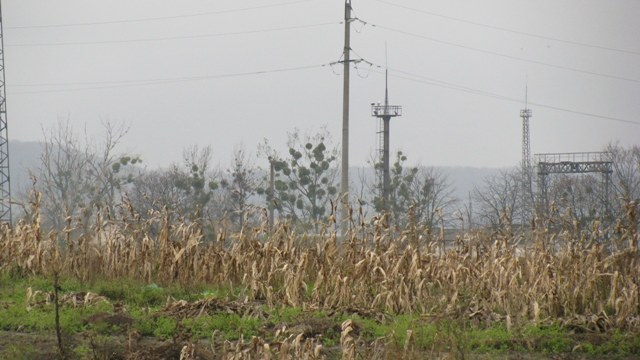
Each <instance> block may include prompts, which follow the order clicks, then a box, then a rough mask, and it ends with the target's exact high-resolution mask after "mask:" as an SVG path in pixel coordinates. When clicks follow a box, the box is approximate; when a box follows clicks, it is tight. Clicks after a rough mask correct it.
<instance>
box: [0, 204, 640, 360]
mask: <svg viewBox="0 0 640 360" xmlns="http://www.w3.org/2000/svg"><path fill="white" fill-rule="evenodd" d="M33 207H34V209H33V216H32V218H31V219H30V220H29V221H22V222H20V223H19V224H17V225H16V226H14V227H13V228H12V229H10V228H8V227H5V228H3V229H2V234H1V236H2V238H1V239H0V271H3V272H13V273H19V274H24V275H45V276H48V275H50V274H52V273H53V272H57V273H59V274H60V276H66V277H73V278H76V279H79V280H81V281H90V280H91V279H95V278H101V279H103V278H107V279H121V278H130V279H137V280H142V281H145V282H149V283H152V282H157V283H163V284H166V283H176V282H177V283H180V284H185V285H188V284H208V285H211V286H221V287H228V288H232V289H240V294H241V295H240V296H239V299H240V300H241V301H245V302H260V303H262V304H265V305H266V306H268V307H269V308H275V307H281V306H294V307H300V308H303V309H305V310H331V309H343V308H349V309H356V310H355V311H359V312H364V313H366V314H373V315H372V316H376V315H375V314H381V315H379V316H383V315H384V314H416V315H419V316H421V317H424V318H430V317H433V318H436V319H437V318H451V319H463V320H465V321H470V322H471V323H477V324H492V323H502V324H504V325H505V326H506V327H507V328H508V329H510V328H512V327H515V326H521V325H524V324H531V323H533V324H558V325H561V326H565V327H569V328H574V329H580V330H583V331H589V332H607V331H610V330H614V329H620V330H624V331H632V332H637V331H638V330H640V266H639V262H638V261H639V254H638V249H637V242H638V234H637V214H636V212H635V206H629V207H628V209H627V210H628V211H627V214H626V218H624V219H618V221H617V222H615V223H614V224H613V225H611V227H604V226H602V225H601V224H600V223H597V222H594V223H593V224H591V225H590V226H588V227H585V228H582V229H579V228H578V227H577V225H575V224H571V223H568V224H567V225H566V226H564V227H560V228H557V229H556V230H554V231H550V230H548V229H547V228H546V227H543V226H538V225H536V226H535V228H533V229H530V230H529V231H527V232H526V233H525V234H524V235H523V234H522V233H517V232H512V231H511V230H506V229H505V230H501V229H498V230H493V231H491V232H486V231H477V232H469V233H466V234H461V235H459V236H458V237H457V238H456V240H455V241H454V242H453V244H452V245H450V246H447V248H446V249H443V246H442V244H443V241H444V239H443V238H442V235H438V234H436V235H434V233H437V231H436V232H432V231H430V229H421V228H419V227H413V228H410V229H407V230H406V231H404V232H402V233H400V234H394V233H392V232H390V230H389V229H387V228H386V227H384V226H382V225H381V224H382V223H383V221H381V220H380V219H378V221H373V222H371V223H365V222H360V221H358V222H356V221H353V222H352V231H351V232H350V234H349V236H348V237H347V238H346V239H344V240H340V239H339V238H338V236H337V235H336V232H335V230H333V229H334V228H335V226H334V225H335V224H328V225H327V226H325V227H324V230H322V231H321V232H320V233H319V234H317V235H305V234H298V233H296V232H295V231H294V230H293V229H292V228H291V227H289V226H288V225H287V224H279V225H276V226H274V227H273V228H272V229H269V227H268V225H267V223H266V222H265V223H264V224H263V225H262V226H258V227H255V228H248V227H246V228H244V229H242V230H241V231H240V232H237V233H227V232H225V231H224V228H220V229H218V231H217V232H216V235H215V238H214V239H213V240H205V237H204V235H203V228H202V226H201V224H199V223H198V222H172V221H171V220H169V219H170V216H169V213H168V211H167V212H165V213H157V214H155V216H153V217H152V218H151V220H145V221H141V220H140V217H138V216H137V215H136V213H135V211H134V210H133V209H131V208H127V207H124V208H123V209H121V212H120V213H119V214H109V215H108V216H106V215H101V216H99V217H98V218H97V219H96V221H95V223H93V224H90V225H89V226H86V225H87V224H84V225H85V227H84V228H86V229H89V231H87V233H84V234H78V233H77V229H78V228H80V226H79V225H77V224H74V221H73V219H68V221H67V223H68V227H67V229H65V231H63V232H61V233H47V232H44V230H43V229H42V228H41V227H40V222H39V215H38V209H37V207H38V205H37V202H34V205H33ZM558 223H559V222H558ZM607 237H608V238H607ZM605 238H606V240H605ZM611 244H614V245H616V246H612V245H611ZM351 326H352V325H351V324H350V323H345V324H343V329H342V330H343V336H342V339H341V340H342V343H343V344H342V345H343V347H342V349H343V350H342V351H343V352H344V354H343V356H344V358H350V356H351V355H349V354H351V352H353V351H355V350H354V343H353V341H354V340H353V339H352V338H351V337H350V335H349V333H350V331H349V329H350V327H351ZM408 338H410V336H408ZM256 341H257V340H256ZM288 341H289V342H290V344H289V343H287V342H285V343H287V344H289V345H291V346H292V349H293V348H294V346H293V345H292V344H293V343H294V342H296V344H297V345H296V346H297V347H295V348H296V349H299V350H300V349H306V353H308V354H313V353H314V351H315V352H316V353H317V349H316V346H318V344H316V343H314V342H313V340H305V339H295V338H292V339H290V340H288ZM285 343H283V344H285ZM236 345H237V344H236ZM237 346H240V345H237ZM247 346H250V347H251V346H253V347H254V348H255V352H256V354H263V353H266V352H268V350H269V349H268V347H269V346H268V344H251V343H247ZM282 346H284V345H282ZM287 346H288V345H287ZM407 346H410V344H407ZM188 350H189V349H186V350H185V351H186V352H187V353H188ZM287 351H288V350H287ZM300 351H302V350H300ZM185 356H186V355H185ZM294 357H295V356H294ZM185 358H186V357H185ZM238 358H242V357H238ZM308 358H314V357H312V355H309V356H308Z"/></svg>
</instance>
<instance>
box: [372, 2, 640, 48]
mask: <svg viewBox="0 0 640 360" xmlns="http://www.w3.org/2000/svg"><path fill="white" fill-rule="evenodd" d="M375 1H377V2H379V3H383V4H386V5H390V6H395V7H398V8H402V9H405V10H410V11H414V12H418V13H422V14H426V15H431V16H435V17H439V18H443V19H448V20H453V21H457V22H461V23H466V24H471V25H475V26H481V27H486V28H489V29H494V30H500V31H505V32H510V33H513V34H518V35H524V36H529V37H533V38H538V39H543V40H550V41H556V42H560V43H565V44H571V45H577V46H583V47H589V48H595V49H601V50H608V51H615V52H620V53H625V54H631V55H640V51H635V50H628V49H620V48H614V47H610V46H602V45H595V44H588V43H585V42H580V41H573V40H566V39H560V38H557V37H552V36H545V35H540V34H534V33H530V32H526V31H520V30H514V29H509V28H505V27H501V26H495V25H490V24H484V23H480V22H476V21H471V20H466V19H461V18H458V17H454V16H448V15H442V14H438V13H434V12H431V11H426V10H421V9H417V8H413V7H409V6H405V5H399V4H394V3H391V2H389V1H385V0H375Z"/></svg>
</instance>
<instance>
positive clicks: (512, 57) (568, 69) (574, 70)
mask: <svg viewBox="0 0 640 360" xmlns="http://www.w3.org/2000/svg"><path fill="white" fill-rule="evenodd" d="M369 25H371V26H372V27H377V28H380V29H383V30H387V31H391V32H395V33H398V34H403V35H407V36H412V37H416V38H420V39H424V40H429V41H432V42H436V43H439V44H444V45H448V46H453V47H458V48H461V49H466V50H471V51H476V52H481V53H484V54H489V55H493V56H499V57H503V58H506V59H511V60H517V61H522V62H527V63H531V64H537V65H542V66H547V67H552V68H556V69H561V70H566V71H572V72H577V73H582V74H588V75H593V76H599V77H603V78H609V79H615V80H621V81H628V82H633V83H640V80H638V79H632V78H628V77H624V76H617V75H611V74H603V73H599V72H595V71H588V70H581V69H576V68H572V67H569V66H563V65H556V64H550V63H546V62H543V61H538V60H531V59H526V58H522V57H518V56H513V55H507V54H503V53H499V52H495V51H491V50H485V49H480V48H476V47H473V46H467V45H462V44H457V43H454V42H450V41H445V40H440V39H436V38H433V37H429V36H425V35H421V34H416V33H412V32H409V31H404V30H399V29H394V28H391V27H388V26H384V25H378V24H372V23H369Z"/></svg>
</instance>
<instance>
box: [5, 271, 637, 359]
mask: <svg viewBox="0 0 640 360" xmlns="http://www.w3.org/2000/svg"><path fill="white" fill-rule="evenodd" d="M28 287H31V288H32V289H33V290H34V291H35V290H41V291H52V281H51V279H48V278H44V277H19V276H11V275H8V274H6V273H4V274H0V309H1V310H2V311H0V330H5V331H16V330H20V331H23V332H33V333H45V334H53V333H54V331H55V322H54V312H53V305H52V304H45V305H40V306H34V307H32V309H31V310H27V306H26V289H27V288H28ZM61 288H62V293H63V294H65V293H70V292H81V291H83V292H86V291H91V292H94V293H97V294H99V295H102V296H105V297H107V298H108V299H109V302H99V303H97V304H95V305H92V306H88V307H78V308H73V307H71V306H69V305H64V306H61V308H60V323H61V327H62V330H63V332H64V333H66V334H70V335H73V334H78V333H84V334H92V335H93V336H100V337H104V338H105V339H107V338H108V337H110V336H116V335H122V334H125V333H126V332H127V331H128V330H135V331H137V332H138V333H139V334H140V335H142V336H149V337H155V338H157V339H161V340H165V339H171V338H173V337H175V336H177V335H178V333H179V334H180V335H184V334H186V335H187V336H191V337H192V338H193V339H209V338H211V334H212V333H213V332H214V331H216V330H217V331H219V332H220V336H221V338H224V339H226V340H231V341H233V340H237V339H239V338H240V337H241V336H244V338H245V339H250V338H251V337H252V336H262V337H264V338H265V339H267V340H269V339H270V338H271V336H273V333H274V330H273V329H274V327H279V326H281V325H286V326H287V327H288V328H291V327H293V326H296V325H298V324H304V323H309V324H323V325H322V326H323V329H324V330H323V333H322V334H321V335H322V342H323V344H324V345H325V346H327V347H333V346H337V345H339V342H340V331H339V328H340V324H341V323H342V322H343V321H345V320H347V319H351V320H353V321H354V323H355V324H356V326H357V336H358V337H360V338H361V339H363V340H365V341H368V342H371V341H374V340H376V339H379V338H382V337H387V338H388V339H389V340H390V341H391V343H392V344H393V345H392V346H395V347H397V348H398V349H402V348H403V347H404V344H405V342H406V337H407V330H411V331H412V332H413V343H414V345H415V348H416V349H417V350H419V351H422V352H423V353H429V352H430V351H444V352H449V353H457V354H461V355H463V354H467V353H471V354H487V356H497V357H499V356H500V355H504V354H508V353H511V352H519V353H521V352H527V353H537V354H567V353H571V352H572V351H573V352H578V353H580V354H583V355H585V356H587V357H594V358H597V357H599V356H608V357H611V356H613V357H616V356H619V357H625V356H626V357H629V356H635V355H638V354H640V336H638V335H637V334H631V333H626V332H624V331H614V332H611V333H608V334H574V333H572V332H570V331H569V330H568V329H566V328H563V327H561V326H556V325H551V326H549V325H546V326H540V325H533V324H529V325H524V326H522V327H519V328H516V329H513V330H512V331H508V330H507V329H506V327H505V326H504V324H502V323H495V324H493V325H490V326H478V325H476V326H471V324H470V323H468V322H465V321H461V320H451V319H440V320H427V319H425V318H423V317H420V316H419V315H418V314H415V315H409V314H400V315H389V314H387V315H386V316H385V317H384V320H383V321H378V320H375V319H372V318H368V317H364V316H357V315H352V314H341V313H332V312H329V313H328V312H326V311H322V310H316V311H308V312H307V311H304V310H303V309H302V308H300V307H278V308H275V309H268V308H266V305H264V306H265V309H264V314H265V315H266V319H262V318H256V317H251V316H241V315H238V314H233V313H227V312H220V313H214V314H207V313H205V314H203V315H202V316H199V317H195V318H188V319H176V318H173V317H170V316H168V315H166V314H161V313H160V312H159V311H160V310H162V309H163V308H164V304H165V302H166V300H167V298H168V297H173V298H175V299H183V300H187V301H189V302H193V301H196V300H199V299H205V298H206V299H208V298H218V299H229V300H237V296H239V295H241V294H242V289H239V288H238V289H228V288H211V287H207V286H206V285H200V286H191V287H189V288H183V287H180V286H177V285H162V284H146V283H143V282H138V281H132V280H127V279H122V280H118V281H112V280H96V281H93V282H91V283H84V284H83V283H80V282H78V281H74V280H68V279H63V280H62V281H61ZM114 303H122V304H123V305H124V307H125V308H126V313H127V315H128V316H130V317H131V319H132V325H131V328H129V327H128V326H127V328H123V326H119V325H113V324H109V323H102V322H88V321H87V320H88V319H89V318H91V317H92V316H94V315H96V314H105V313H106V314H113V312H114V309H113V305H112V304H114ZM330 314H331V315H330ZM105 341H106V340H105ZM83 346H84V347H83ZM12 351H13V353H12ZM20 351H21V350H20V349H18V348H11V347H5V349H4V350H3V352H2V353H0V357H6V356H10V357H12V358H16V357H13V354H14V353H18V352H20ZM74 351H75V352H76V353H77V354H78V355H80V354H86V353H87V352H88V348H87V347H86V344H79V345H78V348H77V349H75V350H74ZM17 358H20V357H17Z"/></svg>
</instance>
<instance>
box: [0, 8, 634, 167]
mask: <svg viewBox="0 0 640 360" xmlns="http://www.w3.org/2000/svg"><path fill="white" fill-rule="evenodd" d="M283 3H289V4H287V5H282V6H277V5H278V4H283ZM352 3H353V7H354V11H355V15H356V16H357V17H358V18H360V19H362V20H363V21H366V22H368V25H363V24H362V23H354V25H353V29H354V31H353V33H352V48H353V50H354V51H355V54H353V55H352V58H361V57H362V58H364V59H366V60H367V61H370V62H373V63H375V64H379V65H384V64H385V42H386V43H387V44H388V45H387V47H388V64H389V68H390V69H391V70H390V75H391V77H390V97H391V102H392V103H394V104H398V105H403V106H404V113H405V116H404V117H402V118H398V119H394V120H393V122H392V124H391V143H392V149H394V150H395V149H398V148H400V149H403V150H404V151H405V152H406V153H407V154H408V155H409V157H410V159H411V160H412V162H420V163H422V164H423V165H453V166H456V165H465V166H487V167H495V166H511V165H515V164H517V163H518V161H519V159H520V144H521V142H520V141H521V139H520V137H521V135H520V134H521V122H520V119H519V117H518V116H519V110H520V109H521V108H522V107H523V102H524V89H525V84H526V83H528V87H529V101H530V102H531V103H532V105H530V108H531V109H532V110H533V118H532V119H531V134H532V140H531V143H532V152H534V153H538V152H570V151H598V150H600V149H602V147H603V146H604V145H605V144H606V143H607V142H609V141H612V140H619V141H620V142H621V143H622V144H623V145H632V144H637V143H639V142H640V141H639V139H640V136H639V135H640V116H638V114H640V101H639V99H640V43H639V42H638V39H639V38H640V21H638V17H639V16H640V1H636V0H633V1H632V0H612V1H603V0H563V1H557V0H554V1H551V0H536V1H520V0H518V1H514V0H485V1H475V0H456V1H451V0H446V1H444V0H441V1H424V0H367V1H364V0H362V1H361V0H353V1H352ZM394 4H395V6H394ZM2 6H3V9H2V10H3V21H4V30H5V34H4V41H5V52H6V79H7V106H8V119H9V136H10V138H11V139H15V140H25V141H26V140H40V139H41V138H42V130H41V128H42V127H45V128H46V127H49V126H52V125H53V124H55V123H56V122H57V120H58V119H59V118H67V117H69V118H70V120H71V122H72V123H73V124H76V125H77V126H78V127H79V128H80V127H82V126H84V124H86V126H87V128H88V131H89V132H94V133H95V132H97V131H99V129H100V124H101V122H102V121H104V120H107V119H108V120H110V121H113V122H124V123H127V124H129V125H130V126H131V131H130V133H129V135H128V136H127V138H126V139H125V142H124V144H123V147H122V148H121V150H123V151H128V152H132V153H137V154H140V155H142V157H143V158H144V159H145V160H146V161H147V163H148V164H150V166H157V165H166V164H168V163H170V162H172V161H179V160H180V158H181V154H182V149H183V148H184V147H185V146H188V145H192V144H198V145H200V146H205V145H209V144H210V145H211V146H212V147H213V150H214V156H215V159H216V162H217V163H220V164H222V165H225V166H226V165H227V164H228V163H229V162H230V161H231V157H232V151H233V149H234V148H235V147H237V146H239V145H241V144H242V145H244V147H245V148H246V149H247V150H249V151H251V152H254V153H255V151H256V145H257V143H259V142H261V140H262V139H263V138H265V137H266V138H268V139H269V140H270V142H271V143H272V144H274V145H276V146H278V147H280V149H283V145H284V143H285V141H286V133H287V132H288V131H291V130H293V128H295V127H297V128H299V129H301V130H302V131H311V132H313V131H317V130H318V129H319V128H320V127H321V126H323V125H327V127H328V129H329V131H330V132H331V133H332V134H333V136H334V139H333V140H334V143H335V144H336V145H339V141H340V129H341V123H342V119H341V114H342V78H341V74H342V69H341V68H340V66H333V67H331V66H324V67H320V66H319V65H326V64H328V63H331V62H335V61H338V60H339V58H340V56H341V52H342V47H343V25H341V24H339V23H340V22H341V21H342V18H343V16H344V2H343V1H340V0H330V1H329V0H307V1H296V0H251V1H249V0H247V1H244V0H243V1H237V0H236V1H227V0H216V1H196V0H193V1H159V0H136V1H131V0H126V1H125V0H109V1H104V0H101V1H95V0H75V1H72V0H56V1H42V0H5V1H3V3H2ZM248 8H255V9H252V10H247V9H248ZM240 9H245V10H243V11H239V10H240ZM412 9H413V10H412ZM231 10H238V11H231ZM417 10H420V11H417ZM429 13H432V14H439V15H442V16H434V15H432V14H429ZM192 15H193V16H192ZM447 17H453V18H457V19H461V20H465V21H456V20H454V19H451V18H447ZM150 18H160V19H155V20H153V19H150ZM139 19H147V20H146V21H129V20H139ZM105 22H106V23H105ZM474 22H475V23H479V24H484V25H488V26H480V25H477V24H473V23H474ZM79 23H82V24H86V23H91V24H90V25H76V26H49V27H33V26H40V25H69V24H79ZM101 23H102V24H101ZM309 25H317V26H312V27H307V26H309ZM372 25H377V26H372ZM299 26H300V27H301V26H305V27H304V28H297V27H299ZM289 27H296V28H292V29H286V30H283V29H282V28H289ZM496 27H498V28H504V29H509V30H513V31H505V30H499V29H496ZM267 29H271V30H270V31H266V30H267ZM275 29H279V30H275ZM255 30H260V31H257V32H251V33H247V32H250V31H255ZM356 30H357V31H359V32H356ZM238 32H240V33H243V34H235V35H230V34H228V33H238ZM517 32H523V33H530V34H536V35H540V36H542V37H547V38H555V39H563V40H568V41H571V42H578V43H584V44H588V45H593V46H600V47H604V48H597V47H593V46H583V45H577V44H572V43H567V42H560V41H556V40H550V39H543V38H539V37H533V36H527V35H524V34H521V33H520V34H519V33H517ZM221 34H227V35H221ZM205 35H206V36H205ZM213 35H216V36H213ZM174 37H179V38H180V39H167V38H174ZM139 39H156V40H153V41H131V40H139ZM124 40H127V41H128V42H113V41H124ZM52 43H56V44H58V45H45V44H52ZM61 43H76V44H73V45H69V44H67V45H63V44H61ZM77 43H81V44H77ZM28 44H36V45H34V46H30V45H28ZM605 48H606V49H605ZM621 50H623V51H621ZM497 54H501V55H497ZM525 60H526V61H525ZM316 65H318V66H316ZM307 66H316V67H312V68H308V69H300V70H295V71H285V72H275V73H264V74H256V75H246V76H228V77H217V76H218V75H225V76H226V75H233V74H240V73H253V72H258V71H263V70H267V71H268V70H275V69H290V68H298V67H307ZM380 71H382V69H379V68H377V67H373V68H371V67H370V66H369V65H367V64H365V63H360V64H358V69H357V70H355V71H353V72H352V91H351V98H352V103H351V139H352V145H351V150H350V152H351V163H352V164H353V165H361V164H365V163H366V161H367V160H368V159H369V158H370V156H371V154H372V152H373V151H374V148H375V143H376V131H377V121H376V120H374V119H373V118H371V117H370V104H371V103H372V102H378V101H382V100H383V95H384V77H383V76H382V75H381V74H380ZM403 72H404V73H403ZM406 73H410V74H412V75H407V74H406ZM416 75H417V76H421V77H420V78H419V77H417V76H416ZM148 79H153V80H160V79H163V80H166V79H173V80H176V81H173V80H172V81H163V82H161V83H158V84H152V85H144V86H140V83H139V82H130V81H134V80H135V81H138V80H148ZM416 80H417V81H416ZM432 80H437V81H441V83H437V84H435V85H434V82H433V81H432ZM47 84H49V85H47ZM51 84H54V85H51ZM55 84H69V85H55ZM451 84H454V85H455V86H454V87H453V88H452V86H451ZM25 85H37V86H25ZM99 87H104V88H103V89H95V88H99ZM460 87H464V88H466V89H467V90H466V91H463V90H461V89H460ZM81 88H91V89H84V90H77V89H81ZM65 89H76V91H60V90H65ZM478 91H480V92H482V94H483V95H479V94H478ZM487 93H489V94H487ZM492 94H497V95H500V96H504V97H508V98H511V99H516V100H518V101H509V100H505V99H500V98H496V97H494V96H493V95H492ZM542 105H544V106H542ZM549 107H556V108H562V109H568V110H571V111H578V112H584V113H589V114H596V115H601V116H604V117H609V118H615V119H618V120H622V121H616V120H613V119H603V118H597V117H591V116H585V115H580V114H576V113H571V112H564V111H558V110H554V109H551V108H549ZM625 121H630V122H635V123H633V124H632V123H628V122H625Z"/></svg>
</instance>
